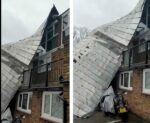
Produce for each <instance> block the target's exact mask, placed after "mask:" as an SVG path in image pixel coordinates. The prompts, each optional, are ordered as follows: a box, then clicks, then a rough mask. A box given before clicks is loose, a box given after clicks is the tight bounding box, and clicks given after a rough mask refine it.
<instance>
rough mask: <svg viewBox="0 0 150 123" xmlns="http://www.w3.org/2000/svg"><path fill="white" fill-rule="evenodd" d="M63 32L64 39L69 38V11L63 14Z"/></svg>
mask: <svg viewBox="0 0 150 123" xmlns="http://www.w3.org/2000/svg"><path fill="white" fill-rule="evenodd" d="M62 26H63V29H62V32H63V41H64V40H66V39H69V12H66V13H65V14H64V15H62Z"/></svg>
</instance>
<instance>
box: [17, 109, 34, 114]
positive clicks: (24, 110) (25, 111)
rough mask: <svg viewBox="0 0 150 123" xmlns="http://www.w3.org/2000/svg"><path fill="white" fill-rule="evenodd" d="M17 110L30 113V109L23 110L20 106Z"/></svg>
mask: <svg viewBox="0 0 150 123" xmlns="http://www.w3.org/2000/svg"><path fill="white" fill-rule="evenodd" d="M17 110H18V111H20V112H23V113H26V114H31V110H24V109H21V108H17Z"/></svg>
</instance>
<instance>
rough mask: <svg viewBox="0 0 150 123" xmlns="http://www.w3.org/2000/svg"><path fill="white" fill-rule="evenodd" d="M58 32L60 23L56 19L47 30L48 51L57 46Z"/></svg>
mask: <svg viewBox="0 0 150 123" xmlns="http://www.w3.org/2000/svg"><path fill="white" fill-rule="evenodd" d="M58 32H59V23H58V21H55V22H54V23H53V24H52V25H51V26H50V27H48V29H47V31H46V42H47V43H46V44H45V45H46V51H50V50H52V49H54V48H56V47H57V39H58Z"/></svg>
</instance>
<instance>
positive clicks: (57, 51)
mask: <svg viewBox="0 0 150 123" xmlns="http://www.w3.org/2000/svg"><path fill="white" fill-rule="evenodd" d="M43 26H44V28H43V30H42V31H43V33H42V38H41V41H40V45H39V46H38V49H37V50H36V53H35V55H34V57H33V59H32V61H31V62H30V64H29V67H28V69H25V70H24V71H23V80H22V84H21V87H20V88H19V90H18V92H17V93H16V95H15V97H14V98H13V99H12V101H11V102H10V104H9V107H10V109H11V111H12V114H13V116H14V117H16V116H20V115H22V114H23V115H25V119H23V120H22V122H23V123H45V122H46V123H55V122H57V123H67V122H69V9H68V10H66V11H65V12H63V13H62V14H59V13H58V11H57V9H56V7H55V6H53V8H52V9H51V11H50V14H49V16H48V18H47V20H46V21H45V22H44V23H43V24H42V27H43ZM40 28H41V27H40ZM31 41H32V40H31ZM24 45H25V44H24ZM33 47H34V46H33Z"/></svg>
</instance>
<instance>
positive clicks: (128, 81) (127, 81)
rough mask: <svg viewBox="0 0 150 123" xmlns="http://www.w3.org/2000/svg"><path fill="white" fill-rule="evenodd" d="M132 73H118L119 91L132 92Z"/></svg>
mask: <svg viewBox="0 0 150 123" xmlns="http://www.w3.org/2000/svg"><path fill="white" fill-rule="evenodd" d="M132 77H133V72H132V71H126V72H121V73H120V82H119V86H120V88H121V89H126V90H132Z"/></svg>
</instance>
